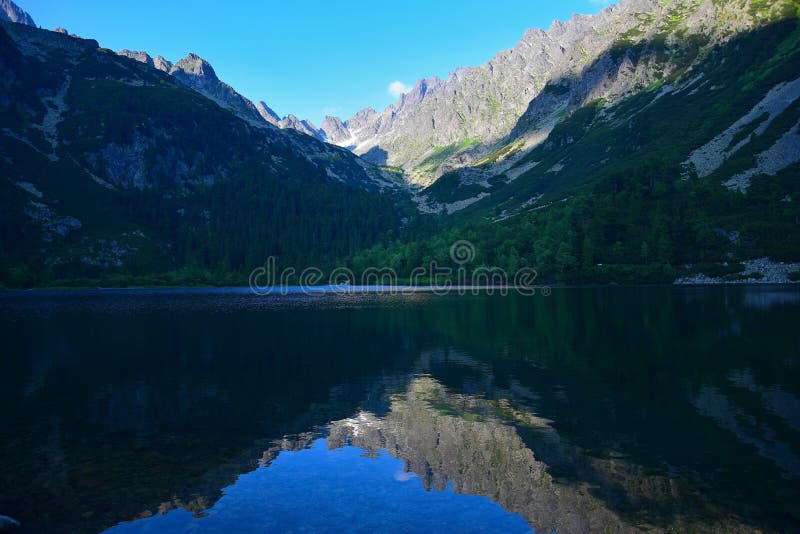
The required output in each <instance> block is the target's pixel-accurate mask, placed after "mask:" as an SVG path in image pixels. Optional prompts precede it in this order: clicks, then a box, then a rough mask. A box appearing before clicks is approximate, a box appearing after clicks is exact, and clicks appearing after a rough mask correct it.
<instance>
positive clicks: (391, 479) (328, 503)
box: [0, 288, 800, 532]
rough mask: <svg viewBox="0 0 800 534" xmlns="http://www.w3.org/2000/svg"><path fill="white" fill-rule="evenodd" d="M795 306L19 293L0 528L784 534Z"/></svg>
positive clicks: (698, 297)
mask: <svg viewBox="0 0 800 534" xmlns="http://www.w3.org/2000/svg"><path fill="white" fill-rule="evenodd" d="M761 291H767V290H761ZM797 294H798V293H797V291H796V289H791V288H789V289H785V290H783V289H774V288H772V289H769V290H768V292H764V293H759V290H758V289H750V288H675V289H674V288H629V289H621V288H617V289H565V290H558V291H555V292H554V294H553V296H552V297H550V298H547V299H545V298H535V299H526V298H518V297H507V298H503V297H499V296H495V297H491V296H486V295H483V296H479V297H450V298H447V297H445V298H442V297H435V296H432V295H413V296H407V297H398V296H379V295H362V296H335V297H333V296H321V297H313V298H310V299H305V298H294V297H293V298H291V299H288V300H287V299H260V298H257V297H250V296H248V295H243V294H241V293H232V294H226V293H224V292H212V293H210V294H206V293H180V292H177V293H156V294H150V295H138V294H126V295H124V296H120V295H114V296H108V295H106V296H103V295H99V294H94V293H87V294H80V295H75V294H71V295H63V294H61V295H49V296H38V297H32V296H14V297H12V296H5V297H2V298H0V317H2V318H3V322H2V323H0V324H2V325H3V326H2V328H3V332H2V333H3V335H4V339H7V340H8V343H7V348H8V350H9V354H11V355H12V356H13V358H9V359H6V360H3V362H2V366H3V369H2V371H3V373H0V382H2V383H1V384H0V385H2V386H3V387H2V393H1V394H2V395H3V396H4V398H3V403H2V404H0V406H2V410H3V421H5V422H6V423H7V424H6V425H4V426H2V427H0V431H1V432H2V435H0V438H2V440H0V452H2V458H3V460H4V462H3V466H2V467H0V477H2V478H0V482H1V483H2V484H0V488H2V489H0V513H5V514H8V515H12V516H14V517H17V518H19V519H21V520H22V521H23V524H24V525H25V527H26V528H27V529H28V530H29V531H31V532H36V531H42V530H47V531H56V532H57V531H63V532H75V531H86V532H90V531H97V530H100V529H103V528H109V527H113V528H112V529H111V531H113V532H147V531H163V530H168V531H196V530H199V531H228V530H231V529H238V530H262V531H263V530H265V529H266V530H276V529H282V530H285V529H295V530H303V529H311V530H341V529H342V528H346V529H347V530H357V529H359V528H361V529H363V530H383V531H385V530H396V531H406V530H410V529H445V528H446V529H450V530H459V531H461V530H463V531H481V530H483V531H486V530H490V531H504V532H513V531H525V530H527V529H529V528H534V529H536V530H537V531H541V532H549V531H558V532H584V531H595V532H602V531H607V530H610V531H615V532H627V531H638V530H678V531H683V530H697V531H752V530H754V529H761V530H766V531H771V530H774V531H785V530H795V529H797V528H798V527H799V526H800V520H799V519H798V517H799V514H798V511H797V509H796V504H795V503H796V502H800V491H798V475H799V473H798V454H799V453H800V451H799V450H798V449H800V441H799V440H798V435H800V425H799V424H798V423H799V422H800V411H799V406H800V404H799V402H800V401H799V400H798V394H799V393H800V387H798V384H800V381H799V380H798V365H797V358H798V355H799V354H800V350H798V349H800V334H799V333H798V331H797V329H796V327H793V325H796V324H800V300H798V299H797V298H796V295H797ZM37 299H38V300H37ZM114 525H116V526H115V527H114Z"/></svg>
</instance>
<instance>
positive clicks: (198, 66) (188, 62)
mask: <svg viewBox="0 0 800 534" xmlns="http://www.w3.org/2000/svg"><path fill="white" fill-rule="evenodd" d="M178 71H180V72H182V73H183V74H186V75H188V76H195V77H198V78H204V79H206V80H208V81H215V82H216V81H219V78H217V73H216V72H215V71H214V67H212V66H211V63H209V62H208V61H206V60H205V59H203V58H201V57H200V56H198V55H197V54H195V53H194V52H192V53H190V54H189V55H187V56H186V57H185V58H183V59H181V60H180V61H178V62H177V63H176V64H175V65H174V66H173V67H172V72H171V73H170V74H173V75H174V74H175V73H177V72H178Z"/></svg>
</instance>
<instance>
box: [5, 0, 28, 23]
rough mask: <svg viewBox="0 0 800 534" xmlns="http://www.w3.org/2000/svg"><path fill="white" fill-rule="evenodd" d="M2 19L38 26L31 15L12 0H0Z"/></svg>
mask: <svg viewBox="0 0 800 534" xmlns="http://www.w3.org/2000/svg"><path fill="white" fill-rule="evenodd" d="M0 20H5V21H8V22H16V23H19V24H25V25H26V26H33V27H36V23H34V22H33V19H32V18H31V16H30V15H28V14H27V13H26V12H25V11H23V10H22V9H20V7H19V6H18V5H17V4H15V3H14V2H12V1H11V0H0Z"/></svg>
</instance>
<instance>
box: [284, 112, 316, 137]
mask: <svg viewBox="0 0 800 534" xmlns="http://www.w3.org/2000/svg"><path fill="white" fill-rule="evenodd" d="M278 126H279V127H280V128H283V129H286V128H291V129H292V130H296V131H298V132H301V133H304V134H306V135H310V136H311V137H316V138H317V139H319V140H320V141H323V140H324V139H325V137H324V135H323V134H322V133H321V131H320V130H319V129H318V128H317V127H316V126H314V124H313V123H311V121H308V120H305V119H303V120H301V119H298V118H297V117H296V116H294V115H291V114H290V115H288V116H286V117H285V118H284V119H283V120H281V121H280V122H279V123H278Z"/></svg>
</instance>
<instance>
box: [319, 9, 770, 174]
mask: <svg viewBox="0 0 800 534" xmlns="http://www.w3.org/2000/svg"><path fill="white" fill-rule="evenodd" d="M773 4H774V6H773V8H770V9H780V7H779V6H778V4H780V2H774V3H773ZM754 5H755V4H753V2H751V1H750V0H745V1H743V2H714V1H713V0H673V1H667V2H665V1H659V0H623V1H621V2H620V3H618V4H616V5H612V6H610V7H608V8H606V9H604V10H603V11H601V12H600V13H599V14H598V15H595V16H587V15H575V16H573V18H572V19H571V20H569V21H568V22H560V21H556V22H554V23H553V24H552V26H551V27H550V28H549V29H548V30H547V31H543V30H540V29H531V30H528V31H527V32H526V33H525V34H524V35H523V37H522V39H521V40H520V41H519V43H518V44H517V45H516V46H515V47H514V48H512V49H510V50H505V51H502V52H500V53H498V54H497V55H496V56H495V57H494V58H493V59H492V60H491V61H490V62H489V63H486V64H484V65H480V66H478V67H473V68H460V69H457V70H455V71H454V72H452V73H450V75H449V76H448V77H447V78H446V79H445V80H439V79H437V78H431V79H429V80H420V81H419V82H417V84H416V85H415V86H414V88H413V89H412V90H411V91H409V92H408V93H407V94H404V95H401V97H400V98H399V99H398V100H397V102H395V103H394V104H392V105H391V106H389V107H388V108H386V109H385V110H383V111H382V112H375V111H374V110H371V109H365V110H363V111H360V112H359V113H357V114H356V115H355V116H354V117H352V118H350V119H348V120H346V121H341V120H335V119H331V120H330V121H326V122H325V123H324V124H323V130H324V131H325V134H326V135H327V138H328V140H329V141H330V142H332V143H335V144H338V145H340V146H345V147H348V148H350V149H351V150H353V151H354V152H355V153H357V154H360V155H365V154H370V153H374V152H375V151H379V152H381V153H382V154H385V158H386V162H387V163H388V164H390V165H393V166H400V167H403V168H404V169H405V170H406V172H407V174H408V175H409V178H410V180H411V181H412V182H416V183H421V184H423V185H424V184H428V183H431V182H432V181H435V180H436V178H438V176H440V175H441V174H442V173H443V172H445V171H447V170H450V169H453V168H459V167H462V166H464V165H469V164H470V163H472V162H474V161H475V160H477V159H478V158H480V157H482V156H484V155H487V154H488V153H490V152H492V151H493V150H495V149H497V148H498V147H499V146H501V145H502V144H504V142H508V141H510V140H512V139H514V138H516V137H519V136H523V135H527V134H531V135H534V136H537V137H539V138H541V137H542V134H544V137H546V133H547V132H549V130H550V129H551V128H552V126H553V124H554V123H555V122H556V121H557V120H559V119H560V118H562V117H563V116H564V114H569V113H570V112H571V111H573V110H575V109H577V108H578V107H580V106H581V105H583V104H584V103H586V102H588V101H591V100H596V99H601V98H602V99H606V100H608V101H611V102H613V101H615V100H619V99H621V98H624V97H625V96H628V95H630V94H631V93H633V92H636V91H638V90H641V89H643V88H645V87H647V86H648V85H649V84H650V83H652V82H654V81H657V80H659V79H662V78H663V77H664V76H666V75H668V74H669V73H671V72H673V71H674V69H676V68H678V65H679V62H676V61H675V59H674V58H673V57H672V55H671V54H666V56H667V57H666V58H664V57H661V58H656V57H655V54H653V57H652V58H647V57H645V58H644V59H643V58H642V57H640V56H639V55H637V52H636V50H637V49H642V48H644V49H647V48H648V47H652V45H653V44H654V43H665V44H666V46H667V48H669V49H670V50H672V49H673V48H674V49H675V50H678V49H679V48H680V46H681V44H682V43H685V42H687V41H690V40H691V38H693V37H694V36H700V37H702V38H703V39H704V40H706V41H707V42H709V44H716V43H719V42H723V41H724V40H726V39H728V38H730V37H732V36H734V35H736V34H737V33H740V32H742V31H746V30H749V29H752V28H753V27H755V26H756V25H758V24H760V23H763V21H762V20H761V19H760V18H759V17H761V15H760V14H757V13H756V12H755V11H754V10H753V9H754V8H753V6H754ZM770 5H772V4H770ZM762 18H763V17H762ZM685 67H686V66H685V65H681V68H685ZM340 124H341V125H343V126H344V129H342V128H340V127H339V125H340ZM445 148H447V149H449V150H448V152H450V153H452V154H451V155H450V156H448V157H441V156H439V155H440V154H441V153H442V150H443V149H445ZM432 160H433V161H432Z"/></svg>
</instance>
